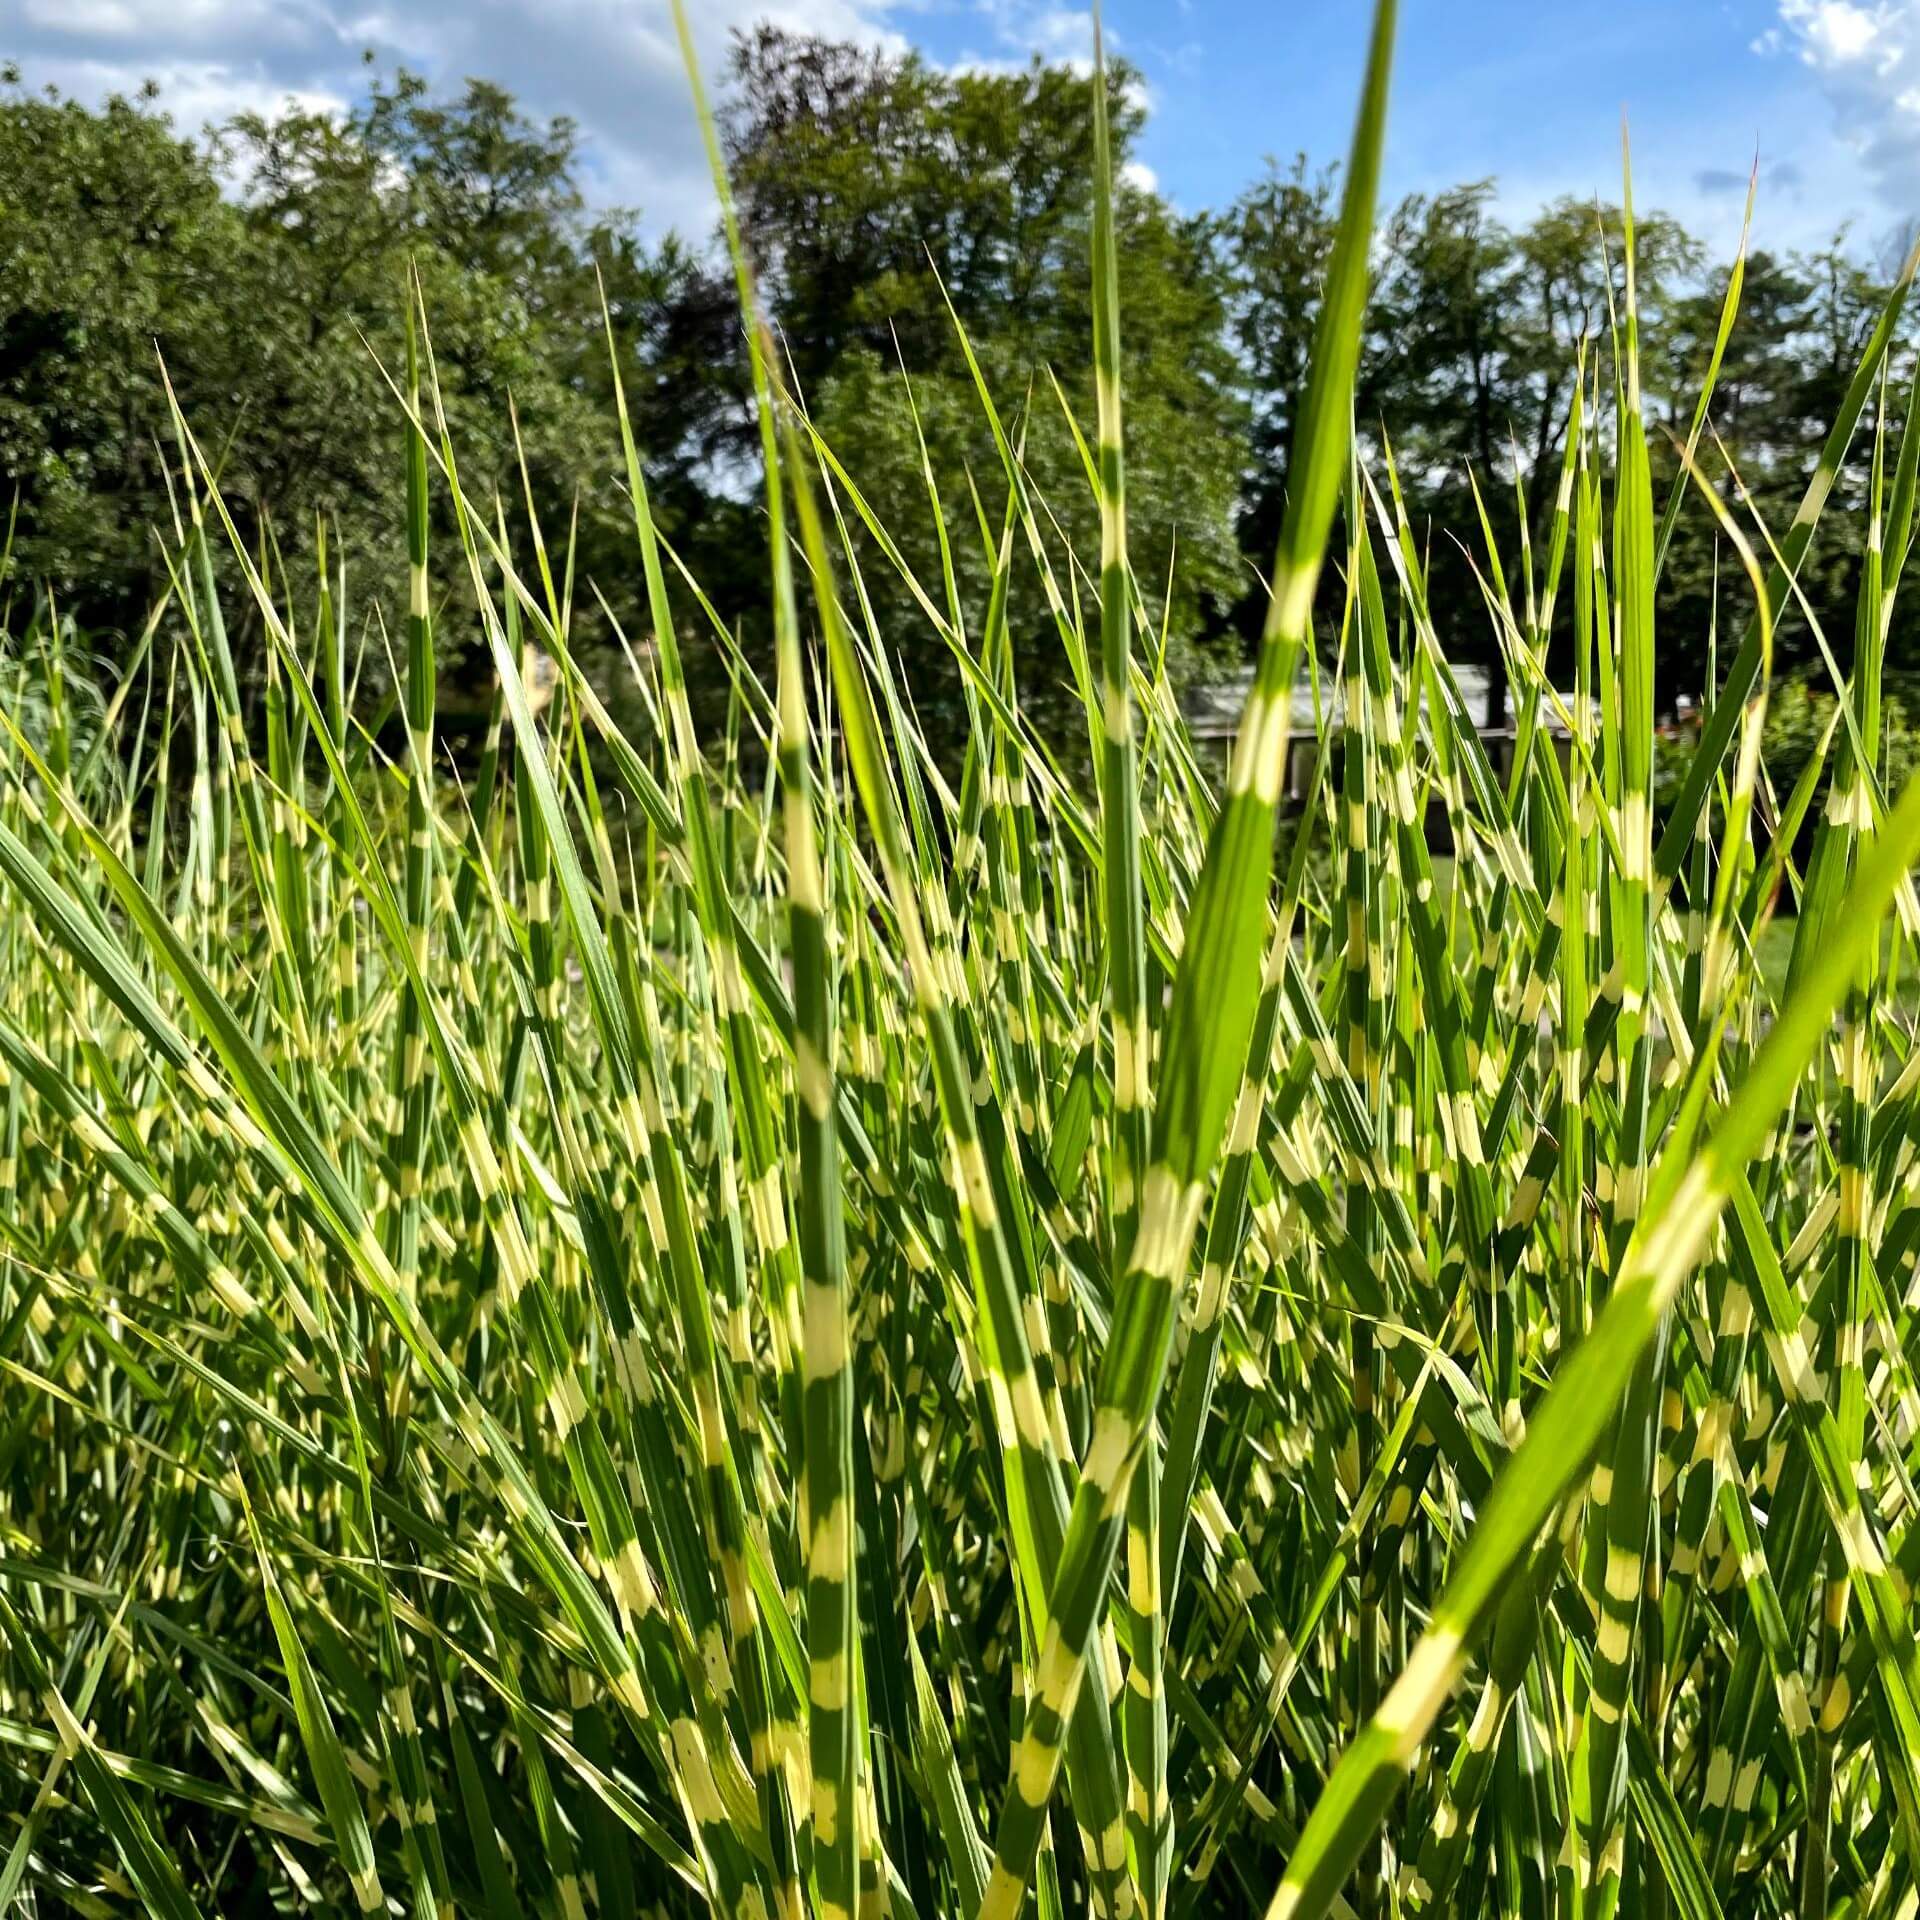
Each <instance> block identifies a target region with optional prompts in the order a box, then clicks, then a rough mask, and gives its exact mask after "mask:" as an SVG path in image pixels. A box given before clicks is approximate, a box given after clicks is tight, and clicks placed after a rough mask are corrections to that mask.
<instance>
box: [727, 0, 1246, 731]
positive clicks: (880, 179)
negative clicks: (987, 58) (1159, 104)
mask: <svg viewBox="0 0 1920 1920" xmlns="http://www.w3.org/2000/svg"><path fill="white" fill-rule="evenodd" d="M1087 86H1088V83H1087V81H1086V80H1085V79H1083V78H1081V77H1080V76H1078V75H1076V74H1073V73H1071V72H1070V71H1068V70H1067V69H1065V68H1061V67H1052V66H1047V65H1045V64H1043V63H1041V62H1040V61H1037V60H1036V61H1034V62H1032V63H1031V64H1030V65H1028V66H1027V67H1025V68H1022V69H1020V70H1019V71H1017V72H1014V73H992V74H982V73H961V74H952V73H945V72H941V71H939V70H937V69H935V68H932V67H929V66H928V65H926V64H925V63H924V62H922V61H920V60H919V59H917V58H915V57H914V56H912V55H907V56H904V57H897V56H892V55H887V54H884V53H878V52H873V51H870V50H866V49H858V48H853V47H847V46H840V45H837V44H834V43H830V42H822V41H819V40H815V39H809V38H802V37H797V36H794V35H791V34H786V33H782V32H779V31H777V30H775V29H773V28H769V27H762V28H760V29H759V30H757V31H756V32H755V33H754V34H753V35H751V36H749V37H743V38H741V39H739V40H738V41H737V42H736V48H735V58H734V88H733V97H732V104H731V106H730V108H729V110H728V114H727V119H726V134H727V145H728V154H729V160H730V164H731V167H732V172H733V178H734V182H735V186H736V189H737V192H738V195H739V202H740V208H741V215H742V220H743V224H744V227H745V231H746V235H747V239H748V243H749V245H750V247H751V249H752V251H753V254H754V259H755V264H756V268H757V271H758V274H759V280H760V285H761V287H762V290H763V293H764V296H765V298H766V299H767V301H768V304H769V307H770V309H771V311H772V314H773V317H774V319H775V321H776V323H777V324H778V326H779V329H780V334H781V344H782V348H783V350H784V352H785V353H786V354H787V355H788V357H789V359H790V361H791V365H792V369H793V373H794V376H795V378H796V380H797V382H798V385H799V388H800V390H801V392H802V393H803V394H804V396H805V398H806V400H807V403H808V405H809V407H810V409H811V412H812V415H813V418H814V421H815V423H816V425H817V427H818V428H819V430H820V432H821V434H822V436H823V438H824V439H825V440H826V441H827V442H828V444H829V445H830V446H832V447H833V448H834V449H835V451H836V453H837V454H838V455H839V457H840V458H841V459H842V461H843V462H844V463H845V465H846V466H847V468H848V470H849V471H850V472H851V473H852V474H853V475H854V477H855V478H856V480H857V481H858V483H859V485H860V487H861V489H862V491H863V493H864V494H865V496H866V497H867V499H868V500H869V501H870V502H872V503H873V505H874V507H875V509H876V513H877V515H878V517H879V518H881V519H882V521H883V522H884V523H885V524H886V526H887V527H888V530H889V532H890V533H891V535H892V536H893V538H894V540H895V542H896V543H897V545H898V548H899V550H900V551H901V552H902V553H903V554H904V555H905V556H906V557H907V559H908V561H909V563H910V564H911V565H912V567H913V570H914V573H915V575H916V577H917V579H918V580H919V581H920V582H921V584H922V586H923V587H924V588H925V589H926V590H927V591H928V592H929V593H930V594H931V595H932V596H933V598H934V599H935V601H936V603H939V601H940V599H941V595H942V572H941V558H940V545H939V538H938V533H937V530H936V527H935V523H934V518H933V512H932V508H931V506H930V504H929V501H928V495H927V489H926V485H925V482H924V479H923V476H922V472H921V465H920V459H919V453H918V446H917V440H916V434H915V423H914V418H913V412H914V407H915V406H917V409H918V414H919V426H920V429H921V430H922V431H924V433H925V436H926V441H927V447H928V452H929V457H930V459H931V462H932V466H933V471H934V475H935V480H936V483H937V485H938V487H939V489H940V492H941V498H942V505H943V508H944V513H945V518H946V520H947V523H948V533H949V536H950V546H951V552H952V554H953V559H954V564H955V571H956V574H957V577H958V581H959V586H960V599H961V605H962V607H963V608H964V609H965V611H966V616H967V618H968V619H969V620H970V621H971V622H973V623H974V626H975V629H976V631H975V635H974V637H975V638H977V637H978V635H977V625H978V622H979V621H980V619H981V618H982V616H983V614H984V610H985V605H986V582H987V578H988V555H987V552H986V547H987V545H988V543H989V541H990V540H993V539H997V538H998V533H999V528H1000V524H1001V516H1002V512H1003V508H1004V504H1005V496H1006V483H1005V480H1004V478H1003V476H1002V472H1001V463H1000V457H999V454H998V451H997V449H996V446H995V443H994V440H993V436H992V433H991V430H990V426H989V423H988V420H987V418H986V415H985V413H984V411H983V409H982V407H981V405H980V401H979V399H978V396H977V394H976V391H975V388H974V383H973V376H972V373H971V370H970V369H969V367H968V364H967V359H966V353H965V350H964V348H963V346H962V343H961V335H962V333H964V335H965V336H966V339H967V340H968V341H969V342H970V343H971V345H972V347H973V349H974V351H975V353H976V355H977V357H978V359H979V363H980V366H981V369H982V372H983V375H984V378H985V381H986V384H987V387H988V389H989V391H990V393H991V395H992V397H993V400H994V403H995V405H996V407H997V408H998V409H999V411H1000V414H1001V417H1002V419H1003V420H1004V421H1005V422H1006V423H1007V426H1008V430H1009V432H1013V431H1015V428H1016V423H1017V424H1018V428H1019V430H1020V431H1021V432H1022V433H1023V435H1024V446H1025V459H1026V464H1027V467H1028V469H1029V472H1030V474H1031V477H1032V482H1033V485H1034V488H1035V491H1036V493H1037V495H1038V496H1039V497H1040V498H1041V499H1042V500H1043V501H1044V502H1045V507H1046V511H1047V514H1048V522H1047V526H1046V529H1045V531H1046V532H1047V534H1048V536H1049V538H1050V539H1052V538H1053V536H1054V535H1055V533H1056V532H1057V533H1058V535H1059V536H1060V537H1059V538H1058V539H1057V540H1056V541H1055V543H1054V545H1053V551H1052V555H1051V558H1052V564H1053V566H1054V569H1055V572H1056V574H1057V575H1058V577H1059V578H1060V580H1061V583H1062V590H1063V591H1065V592H1071V591H1073V590H1074V583H1073V575H1072V566H1071V564H1070V561H1069V559H1068V550H1069V549H1071V551H1072V552H1073V553H1075V554H1077V555H1078V556H1079V557H1080V559H1081V561H1082V563H1083V564H1087V565H1090V564H1091V556H1092V555H1093V553H1094V552H1095V551H1096V550H1097V541H1098V535H1097V512H1096V509H1095V504H1094V500H1093V496H1092V492H1091V489H1090V487H1089V486H1088V483H1087V479H1086V475H1085V472H1084V469H1083V467H1082V464H1081V460H1080V455H1079V452H1078V450H1077V449H1076V447H1075V444H1074V439H1073V434H1072V431H1071V429H1070V428H1069V426H1068V424H1067V420H1066V416H1065V414H1064V413H1063V402H1064V406H1065V408H1066V409H1070V410H1071V413H1072V415H1073V418H1074V420H1075V422H1076V423H1077V425H1078V427H1079V428H1080V430H1081V432H1082V433H1083V434H1084V435H1086V436H1087V437H1088V438H1091V435H1092V423H1093V411H1094V408H1093V400H1094V396H1093V391H1092V379H1091V372H1090V368H1091V359H1092V356H1091V345H1090V343H1091V339H1092V306H1091V259H1090V236H1091V222H1092V167H1093V152H1092V133H1091V115H1090V114H1089V112H1088V109H1087ZM1110 86H1111V90H1112V91H1111V97H1110V101H1109V108H1110V113H1111V120H1112V127H1113V138H1114V164H1115V167H1116V169H1117V171H1118V173H1119V175H1120V184H1119V192H1118V205H1117V220H1118V225H1119V236H1120V238H1119V244H1120V256H1121V260H1122V262H1123V285H1122V290H1121V303H1122V317H1121V333H1122V342H1123V356H1124V358H1123V366H1122V378H1123V384H1124V388H1125V396H1126V408H1127V414H1126V432H1127V458H1128V506H1129V519H1130V539H1131V544H1132V555H1133V559H1134V564H1135V568H1136V571H1137V574H1138V577H1139V580H1140V587H1141V592H1142V595H1143V597H1144V599H1145V600H1146V603H1147V606H1148V608H1149V610H1150V612H1151V614H1152V616H1153V617H1154V619H1155V620H1156V622H1158V621H1159V620H1160V618H1161V617H1162V615H1163V613H1167V614H1168V624H1169V629H1170V633H1171V636H1172V640H1173V642H1174V644H1175V646H1176V648H1179V649H1184V648H1186V647H1188V646H1189V645H1190V644H1191V643H1192V642H1194V641H1196V640H1198V639H1201V638H1203V637H1204V636H1205V635H1206V634H1207V633H1209V632H1210V631H1211V630H1212V629H1213V628H1215V627H1216V626H1217V625H1218V624H1219V623H1220V621H1221V619H1222V618H1223V616H1224V614H1225V612H1226V610H1227V608H1228V607H1229V606H1230V605H1231V603H1232V602H1233V600H1235V599H1237V597H1238V595H1239V592H1240V590H1241V581H1240V576H1239V570H1238V562H1237V557H1236V549H1235V541H1234V530H1233V519H1234V512H1235V494H1236V489H1237V482H1238V471H1237V470H1238V466H1239V457H1240V455H1239V449H1240V444H1241V439H1240V436H1241V432H1242V416H1241V408H1240V402H1239V399H1238V396H1237V391H1236V384H1237V383H1236V381H1235V377H1234V366H1233V359H1232V355H1231V352H1230V348H1229V344H1228V340H1227V335H1226V325H1225V323H1226V297H1227V289H1226V278H1225V264H1224V260H1223V258H1222V255H1221V251H1220V248H1219V245H1218V236H1217V231H1216V228H1215V225H1214V223H1213V222H1212V221H1210V220H1208V219H1205V218H1190V217H1184V216H1181V215H1179V214H1177V213H1175V212H1174V211H1173V210H1172V209H1171V208H1170V207H1169V206H1168V205H1167V204H1166V202H1165V201H1164V200H1162V199H1161V198H1160V197H1159V195H1158V194H1157V193H1155V192H1153V191H1152V190H1150V189H1149V188H1148V187H1146V186H1145V185H1143V184H1141V183H1140V182H1139V181H1138V179H1137V177H1135V176H1133V175H1132V174H1131V173H1130V172H1129V171H1128V165H1127V163H1128V160H1129V157H1130V154H1131V151H1132V147H1133V143H1134V142H1135V140H1136V139H1137V137H1138V134H1139V130H1140V127H1141V124H1142V120H1143V112H1142V108H1141V106H1140V104H1139V101H1138V98H1137V95H1136V92H1135V89H1134V83H1133V80H1132V76H1131V75H1130V74H1128V73H1127V72H1126V71H1125V70H1124V69H1119V70H1116V71H1115V72H1114V73H1113V74H1112V75H1111V76H1110ZM1056 377H1057V379H1058V382H1059V388H1058V392H1057V393H1056V390H1055V386H1054V380H1055V378H1056ZM909 388H910V389H911V400H910V398H909ZM976 491H977V496H978V501H979V511H980V514H981V515H982V516H983V518H984V522H985V531H986V536H987V537H986V538H983V537H982V533H981V531H980V530H979V525H980V523H979V522H978V521H977V520H976V517H975V506H974V502H973V495H974V493H975V492H976ZM1176 549H1177V551H1178V556H1179V564H1178V568H1177V570H1176V569H1174V568H1173V567H1172V564H1171V563H1172V560H1173V556H1174V553H1175V550H1176ZM864 560H865V574H866V585H867V588H868V590H869V593H870V596H871V598H872V602H873V606H874V612H875V618H876V621H877V622H878V624H879V627H880V630H881V633H882V635H883V637H885V636H887V635H889V634H894V635H897V634H899V633H901V632H904V631H906V630H907V628H908V626H909V625H910V624H911V625H913V626H914V628H915V629H916V630H917V631H924V624H925V623H924V620H920V619H918V618H917V617H915V616H914V615H913V614H912V612H911V609H910V604H909V603H910V598H911V596H910V594H909V592H908V590H907V589H905V588H904V587H903V586H902V584H901V583H900V581H899V580H898V578H897V576H896V575H895V573H894V572H893V570H892V568H891V566H890V565H889V564H888V562H887V561H886V560H885V559H884V558H882V557H881V556H880V555H879V554H878V553H877V552H874V551H868V552H867V553H866V554H865V556H864ZM1170 575H1171V580H1172V593H1173V605H1172V607H1171V609H1170V610H1167V609H1164V608H1163V606H1162V601H1163V598H1164V596H1165V594H1166V592H1167V590H1168V582H1169V577H1170ZM1011 617H1012V620H1013V622H1014V631H1015V633H1016V636H1017V638H1018V640H1019V644H1020V648H1021V652H1022V657H1023V658H1024V659H1025V660H1026V661H1027V663H1028V666H1029V668H1030V673H1029V689H1028V690H1029V693H1030V695H1031V697H1032V698H1033V699H1035V700H1036V701H1038V702H1042V703H1046V702H1049V701H1055V700H1057V699H1058V697H1059V689H1060V687H1061V683H1062V682H1063V681H1064V679H1065V662H1064V660H1063V659H1062V658H1061V657H1060V654H1059V650H1058V642H1057V640H1056V639H1055V638H1054V637H1053V632H1052V626H1051V621H1050V617H1049V615H1048V612H1047V609H1046V607H1045V606H1044V604H1040V603H1039V602H1038V601H1037V599H1036V601H1035V604H1032V605H1026V606H1020V605H1015V606H1014V607H1013V608H1012V610H1011ZM914 667H915V673H916V676H917V679H916V686H915V692H916V698H917V699H918V700H919V701H920V709H921V715H922V718H923V720H928V721H929V722H930V723H931V724H932V725H933V726H934V728H935V730H936V731H937V729H938V725H939V708H940V704H941V702H943V701H944V702H951V701H953V700H956V699H957V698H958V697H959V681H958V676H957V672H956V670H955V669H954V668H953V666H952V664H951V662H950V661H949V660H947V659H946V658H943V657H941V653H940V650H938V649H934V650H931V651H929V650H927V649H924V648H923V649H922V651H921V655H920V657H919V658H918V659H917V660H916V661H915V663H914Z"/></svg>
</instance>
